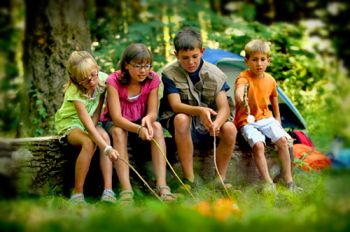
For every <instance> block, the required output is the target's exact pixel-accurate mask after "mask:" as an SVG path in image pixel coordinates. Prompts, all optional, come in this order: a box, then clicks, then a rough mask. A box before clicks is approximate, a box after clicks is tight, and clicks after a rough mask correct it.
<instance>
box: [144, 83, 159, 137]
mask: <svg viewBox="0 0 350 232" xmlns="http://www.w3.org/2000/svg"><path fill="white" fill-rule="evenodd" d="M157 115H158V88H154V89H153V90H152V91H151V92H150V93H149V95H148V100H147V114H146V116H145V117H143V118H142V120H141V125H142V126H144V127H146V128H147V130H148V134H149V136H150V137H151V138H153V126H152V123H153V122H154V121H156V119H157Z"/></svg>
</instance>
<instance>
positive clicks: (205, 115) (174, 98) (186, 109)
mask: <svg viewBox="0 0 350 232" xmlns="http://www.w3.org/2000/svg"><path fill="white" fill-rule="evenodd" d="M168 102H169V104H170V106H171V108H172V110H173V111H174V112H175V113H183V114H187V115H191V116H199V117H200V118H201V120H202V123H203V125H204V126H205V127H206V128H211V127H212V124H213V122H212V120H211V115H216V114H217V113H216V112H215V111H214V110H213V109H211V108H208V107H202V106H191V105H188V104H185V103H182V102H181V98H180V94H178V93H172V94H169V95H168Z"/></svg>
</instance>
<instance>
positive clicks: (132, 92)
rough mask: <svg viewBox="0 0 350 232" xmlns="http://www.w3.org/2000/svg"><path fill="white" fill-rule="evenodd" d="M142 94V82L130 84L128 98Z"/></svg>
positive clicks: (131, 82)
mask: <svg viewBox="0 0 350 232" xmlns="http://www.w3.org/2000/svg"><path fill="white" fill-rule="evenodd" d="M140 92H141V84H140V82H133V81H130V83H129V85H128V96H129V97H132V96H136V95H139V94H140Z"/></svg>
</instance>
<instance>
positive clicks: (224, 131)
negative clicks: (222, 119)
mask: <svg viewBox="0 0 350 232" xmlns="http://www.w3.org/2000/svg"><path fill="white" fill-rule="evenodd" d="M236 136H237V130H236V127H235V126H234V124H233V123H232V122H226V123H225V124H224V125H222V127H221V130H220V134H219V136H218V137H219V138H220V142H219V145H218V148H217V159H216V164H217V166H218V169H219V173H220V175H221V178H222V179H223V180H225V178H226V172H227V168H228V165H229V162H230V160H231V157H232V152H233V149H234V146H235V143H236Z"/></svg>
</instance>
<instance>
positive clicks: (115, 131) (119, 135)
mask: <svg viewBox="0 0 350 232" xmlns="http://www.w3.org/2000/svg"><path fill="white" fill-rule="evenodd" d="M110 133H111V136H112V139H113V142H114V143H116V144H118V143H120V142H122V141H123V140H124V138H125V136H126V131H124V130H123V129H121V128H119V127H112V128H111V129H110Z"/></svg>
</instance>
